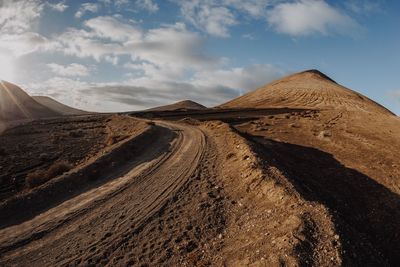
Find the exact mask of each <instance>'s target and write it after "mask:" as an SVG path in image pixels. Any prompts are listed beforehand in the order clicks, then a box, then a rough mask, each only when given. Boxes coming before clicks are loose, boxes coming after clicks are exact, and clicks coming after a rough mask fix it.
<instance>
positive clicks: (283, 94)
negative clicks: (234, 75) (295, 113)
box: [219, 70, 394, 115]
mask: <svg viewBox="0 0 400 267" xmlns="http://www.w3.org/2000/svg"><path fill="white" fill-rule="evenodd" d="M219 107H220V108H269V107H289V108H315V109H342V110H343V109H344V110H364V111H369V112H377V113H384V114H391V115H394V114H393V113H392V112H390V111H389V110H387V109H386V108H384V107H383V106H381V105H379V104H378V103H376V102H374V101H372V100H371V99H369V98H367V97H366V96H363V95H361V94H359V93H357V92H354V91H352V90H350V89H348V88H346V87H344V86H342V85H340V84H338V83H336V82H335V81H334V80H332V79H331V78H329V77H328V76H326V75H325V74H323V73H321V72H320V71H318V70H308V71H304V72H300V73H296V74H293V75H290V76H287V77H284V78H282V79H279V80H276V81H274V82H271V83H269V84H267V85H264V86H262V87H261V88H259V89H257V90H255V91H252V92H249V93H247V94H245V95H243V96H240V97H238V98H236V99H233V100H231V101H229V102H227V103H225V104H222V105H220V106H219Z"/></svg>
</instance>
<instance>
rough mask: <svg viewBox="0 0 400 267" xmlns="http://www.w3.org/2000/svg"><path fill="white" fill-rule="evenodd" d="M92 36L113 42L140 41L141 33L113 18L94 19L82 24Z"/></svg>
mask: <svg viewBox="0 0 400 267" xmlns="http://www.w3.org/2000/svg"><path fill="white" fill-rule="evenodd" d="M84 25H86V26H87V27H89V28H90V29H92V31H93V33H94V36H96V37H100V38H108V39H110V40H113V41H127V40H140V38H141V32H140V30H139V29H137V28H136V27H135V26H133V25H131V24H127V23H123V22H121V21H119V20H117V19H116V18H114V17H108V16H104V17H96V18H93V19H90V20H87V21H85V22H84Z"/></svg>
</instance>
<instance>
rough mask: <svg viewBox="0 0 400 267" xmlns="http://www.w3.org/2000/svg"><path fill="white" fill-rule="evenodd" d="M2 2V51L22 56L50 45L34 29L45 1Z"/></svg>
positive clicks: (0, 15)
mask: <svg viewBox="0 0 400 267" xmlns="http://www.w3.org/2000/svg"><path fill="white" fill-rule="evenodd" d="M0 3H1V4H0V49H1V50H2V52H4V53H10V54H12V55H13V56H21V55H25V54H28V53H32V52H34V51H37V50H39V49H41V48H45V47H46V46H48V40H47V38H45V37H44V36H42V35H40V34H39V33H36V32H35V31H34V29H35V28H36V26H37V23H38V19H39V18H40V16H41V13H42V11H43V7H44V2H43V1H36V0H30V1H26V0H17V1H12V0H2V1H1V2H0Z"/></svg>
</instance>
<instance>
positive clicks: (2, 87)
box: [0, 81, 60, 121]
mask: <svg viewBox="0 0 400 267" xmlns="http://www.w3.org/2000/svg"><path fill="white" fill-rule="evenodd" d="M59 115H60V113H58V112H56V111H54V110H51V109H49V108H48V107H45V106H43V105H41V104H40V103H38V102H36V101H35V100H34V99H33V98H32V97H30V96H29V95H28V94H27V93H25V92H24V91H23V90H22V89H21V88H20V87H18V86H16V85H15V84H12V83H9V82H5V81H1V82H0V121H14V120H22V119H39V118H46V117H55V116H59Z"/></svg>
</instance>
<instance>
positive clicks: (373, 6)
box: [345, 0, 383, 15]
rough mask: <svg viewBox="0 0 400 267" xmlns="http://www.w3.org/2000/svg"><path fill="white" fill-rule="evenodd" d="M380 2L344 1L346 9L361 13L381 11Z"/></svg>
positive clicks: (364, 0)
mask: <svg viewBox="0 0 400 267" xmlns="http://www.w3.org/2000/svg"><path fill="white" fill-rule="evenodd" d="M382 4H383V3H382V0H374V1H370V0H348V1H346V2H345V6H346V8H347V9H349V10H351V11H352V12H354V13H357V14H362V15H368V14H371V13H376V12H381V11H382Z"/></svg>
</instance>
